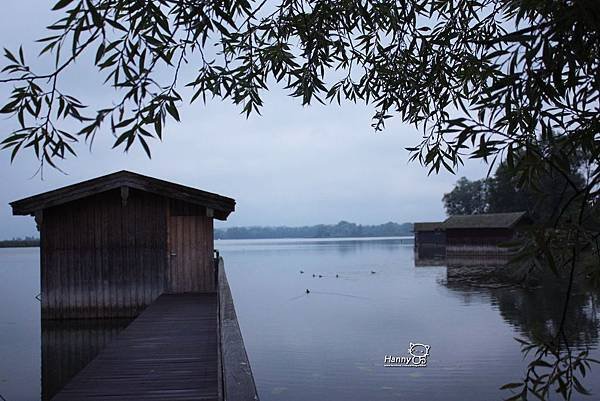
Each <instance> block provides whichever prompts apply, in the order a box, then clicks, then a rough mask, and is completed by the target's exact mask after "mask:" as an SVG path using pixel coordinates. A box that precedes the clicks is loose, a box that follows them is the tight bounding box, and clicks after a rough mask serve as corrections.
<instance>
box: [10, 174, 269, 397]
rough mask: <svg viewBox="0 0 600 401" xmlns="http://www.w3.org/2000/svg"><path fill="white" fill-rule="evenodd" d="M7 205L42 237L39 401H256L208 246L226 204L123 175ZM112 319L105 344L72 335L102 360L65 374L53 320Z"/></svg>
mask: <svg viewBox="0 0 600 401" xmlns="http://www.w3.org/2000/svg"><path fill="white" fill-rule="evenodd" d="M11 206H12V208H13V214H15V215H32V216H34V217H35V220H36V222H37V225H38V229H39V231H40V240H41V247H40V248H41V249H40V252H41V255H40V256H41V258H40V260H41V270H40V272H41V290H42V293H41V301H42V319H44V320H45V321H46V322H55V323H52V324H53V326H52V331H51V332H46V333H47V334H46V336H43V337H42V371H43V372H44V375H43V378H42V387H43V398H44V400H50V399H51V400H53V401H68V400H72V401H75V400H77V401H80V400H85V399H90V400H91V399H93V400H109V399H110V400H113V401H114V400H131V399H144V400H165V401H166V400H170V401H175V400H191V399H202V400H211V401H223V400H227V401H242V400H244V401H246V400H258V394H257V392H256V387H255V384H254V378H253V375H252V371H251V369H250V364H249V361H248V357H247V354H246V349H245V347H244V342H243V339H242V336H241V331H240V328H239V324H238V321H237V316H236V313H235V308H234V305H233V298H232V296H231V291H230V289H229V284H228V282H227V277H226V275H225V270H224V266H223V259H222V258H220V257H219V256H218V253H217V255H216V257H215V256H214V248H213V219H215V218H216V219H220V220H225V219H226V218H227V217H228V216H229V214H230V213H231V212H232V211H233V210H234V208H235V201H234V200H233V199H231V198H228V197H224V196H221V195H217V194H213V193H210V192H205V191H201V190H198V189H195V188H191V187H186V186H183V185H179V184H175V183H172V182H167V181H163V180H159V179H155V178H152V177H147V176H143V175H140V174H135V173H132V172H128V171H121V172H117V173H114V174H110V175H106V176H103V177H99V178H95V179H92V180H89V181H84V182H81V183H78V184H74V185H71V186H67V187H64V188H60V189H57V190H54V191H50V192H46V193H42V194H40V195H36V196H32V197H29V198H25V199H22V200H19V201H16V202H12V203H11ZM121 317H127V318H134V317H135V320H133V321H132V322H131V323H129V324H128V325H127V326H126V327H125V328H124V329H122V331H120V329H119V331H120V332H119V334H112V335H111V338H110V341H107V340H106V339H105V338H102V339H96V338H95V336H94V335H90V334H89V333H90V330H88V329H86V330H83V331H82V330H75V331H71V332H70V333H72V335H74V336H75V338H76V339H77V340H76V341H78V340H80V339H81V340H82V344H84V343H86V341H87V343H90V344H92V345H94V347H95V351H94V353H96V352H99V353H98V354H97V355H95V356H93V355H91V354H90V355H87V354H86V355H85V358H84V361H83V362H84V364H87V365H85V367H84V368H83V369H81V367H82V366H75V365H73V363H72V361H73V360H74V359H77V357H78V355H69V354H71V353H72V352H71V351H72V350H71V349H66V350H65V349H64V345H65V344H64V343H65V339H64V338H63V336H62V335H61V334H60V333H61V332H62V331H61V330H60V325H61V322H63V323H62V324H65V325H66V324H68V323H70V322H73V321H75V320H76V319H81V320H80V321H83V320H85V319H87V320H89V319H106V318H121ZM57 325H58V326H57ZM119 325H120V324H117V325H116V326H119ZM79 327H81V325H80V326H79ZM83 327H86V325H85V324H84V325H83ZM92 327H93V325H92ZM52 333H55V334H52ZM82 333H83V334H82ZM67 342H68V341H67ZM67 348H73V347H71V346H69V347H67ZM86 348H87V346H86ZM75 349H76V350H77V349H78V348H77V346H76V347H75ZM57 350H59V351H57ZM61 350H62V351H61ZM63 351H64V352H63ZM88 351H89V350H86V352H87V353H88V354H89V352H88ZM57 358H59V359H58V360H57ZM91 358H93V359H92V360H91V362H90V359H91ZM87 362H89V363H87ZM45 367H46V368H45ZM48 369H60V370H61V371H60V372H55V371H52V372H50V371H49V370H48ZM57 377H58V380H59V381H60V383H59V384H57ZM65 383H66V384H65Z"/></svg>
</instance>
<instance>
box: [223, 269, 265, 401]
mask: <svg viewBox="0 0 600 401" xmlns="http://www.w3.org/2000/svg"><path fill="white" fill-rule="evenodd" d="M218 269H219V274H218V275H219V325H220V326H219V331H220V349H221V366H222V367H221V369H222V381H223V384H222V385H223V399H224V401H251V400H258V393H257V392H256V385H255V383H254V376H253V375H252V368H251V367H250V362H249V361H248V355H247V354H246V347H245V346H244V340H243V338H242V333H241V331H240V326H239V324H238V320H237V315H236V313H235V307H234V305H233V298H232V297H231V290H230V288H229V283H228V282H227V276H226V275H225V269H224V268H223V260H222V259H219V266H218Z"/></svg>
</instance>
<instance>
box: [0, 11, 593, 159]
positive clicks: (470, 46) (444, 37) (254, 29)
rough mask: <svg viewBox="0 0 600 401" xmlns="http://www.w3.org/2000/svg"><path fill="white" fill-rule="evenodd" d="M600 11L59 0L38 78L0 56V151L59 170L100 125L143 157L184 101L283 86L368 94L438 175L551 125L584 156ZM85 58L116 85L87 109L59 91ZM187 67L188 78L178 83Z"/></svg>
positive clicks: (19, 54)
mask: <svg viewBox="0 0 600 401" xmlns="http://www.w3.org/2000/svg"><path fill="white" fill-rule="evenodd" d="M599 9H600V6H599V5H598V3H597V2H594V1H580V2H562V1H560V2H558V1H553V2H548V1H545V0H539V1H528V2H521V1H513V0H493V1H492V0H487V1H486V0H482V1H474V0H452V1H433V0H431V1H426V0H405V1H389V0H382V1H377V2H372V1H350V0H349V1H339V2H331V1H303V0H280V1H279V2H268V3H267V2H266V1H262V2H255V1H249V0H228V1H203V2H199V1H180V0H156V1H149V2H141V1H136V0H60V1H58V2H57V3H56V4H55V6H54V10H55V11H56V12H57V13H59V15H60V18H59V19H58V20H57V21H56V22H55V23H54V24H52V25H50V26H49V27H48V32H49V34H48V36H47V37H44V38H42V39H40V40H39V44H40V46H41V52H40V54H41V56H42V57H45V56H47V57H48V58H51V59H52V61H53V63H54V68H53V69H51V70H50V71H46V72H36V71H34V69H33V68H31V67H29V65H28V63H27V59H28V58H29V57H28V58H27V59H26V57H25V55H24V52H23V49H22V48H20V49H18V50H9V49H6V50H5V59H6V61H7V65H6V66H5V67H4V70H3V72H4V74H3V75H4V76H3V77H2V78H1V79H0V82H3V83H8V84H11V85H13V89H12V93H11V96H10V98H9V99H8V100H7V101H6V103H5V105H4V107H2V109H1V112H2V113H5V114H11V115H15V116H16V118H17V120H18V124H19V126H18V128H17V129H16V130H14V131H13V132H12V133H10V134H8V135H7V136H6V138H4V140H3V142H2V146H4V147H5V148H7V149H10V150H11V151H12V156H13V158H14V157H15V156H16V154H17V153H18V152H19V151H20V150H22V149H24V148H28V147H29V148H33V150H34V151H35V154H36V155H37V157H38V158H40V160H41V161H42V162H47V163H49V164H51V165H54V161H53V160H55V159H56V158H63V157H65V156H66V155H67V154H68V153H72V154H74V153H75V149H74V148H73V143H74V142H77V141H78V140H81V139H85V140H86V141H88V142H89V143H91V142H92V141H93V139H94V137H95V135H96V134H97V133H98V132H99V131H100V130H101V128H102V127H103V126H105V125H107V126H110V128H111V130H112V132H113V133H114V134H115V136H116V140H115V143H114V145H115V147H116V146H123V147H124V148H125V149H129V148H130V147H131V146H132V145H133V144H134V143H135V142H138V143H139V144H140V145H141V146H142V147H143V148H144V150H145V151H146V152H147V153H148V154H150V147H149V139H151V138H158V139H161V137H162V134H163V126H164V124H165V121H166V120H167V119H173V120H176V121H178V120H179V113H178V108H179V106H180V105H181V103H182V102H183V101H188V100H190V101H192V102H193V101H195V100H197V99H202V100H203V101H206V100H207V98H212V97H217V98H221V99H229V100H231V101H232V102H233V103H235V104H237V105H239V106H240V107H241V110H242V112H243V113H245V114H250V113H253V112H260V108H261V106H262V104H263V102H262V95H263V93H264V92H265V91H266V90H268V88H269V87H271V86H272V85H277V84H278V83H279V84H281V85H282V86H283V87H284V88H285V89H286V90H287V91H288V93H289V94H290V95H291V96H293V97H298V98H301V102H302V104H304V105H308V104H311V103H313V102H315V101H316V102H342V101H351V102H365V103H366V104H368V105H371V106H372V107H374V108H375V114H374V117H373V126H374V128H375V129H378V130H379V129H383V127H384V124H385V121H386V120H387V119H388V118H390V117H392V116H394V115H397V116H399V117H400V118H401V119H402V120H403V121H405V122H408V123H411V124H414V125H415V126H417V127H419V128H420V129H422V131H423V134H424V135H423V139H422V141H421V142H420V143H418V144H417V146H415V147H413V148H410V151H412V152H413V158H415V159H419V160H420V161H422V162H423V163H425V164H427V165H428V166H430V168H431V170H432V171H438V170H439V169H440V168H446V169H449V170H451V169H454V168H455V167H456V166H457V165H458V164H460V163H461V158H462V157H464V156H465V155H468V156H470V157H476V158H484V159H486V160H487V159H494V158H496V157H498V156H504V157H505V158H507V160H508V161H510V159H511V154H512V153H514V152H517V151H520V150H522V149H524V148H527V147H528V145H529V144H530V143H532V142H535V140H536V137H538V136H539V135H549V133H551V132H558V133H559V135H562V136H565V137H568V138H569V139H570V141H571V142H572V144H573V146H575V147H581V148H583V149H584V150H586V153H585V154H586V157H588V158H591V159H594V158H597V157H598V148H597V146H596V145H597V138H596V137H595V134H596V133H597V130H598V102H599V99H598V89H599V88H600V74H599V73H598V64H599V54H600V48H599V47H600V45H599V43H600V40H599V36H598V35H599V29H598V24H599V23H600V22H599V21H600V18H599V13H600V11H599ZM84 57H85V58H84ZM82 58H83V59H84V60H90V61H91V60H93V63H94V65H95V68H96V69H97V70H98V71H99V73H100V74H101V75H102V77H103V78H104V79H105V85H106V86H107V87H110V88H112V93H113V95H112V97H113V99H114V101H113V102H111V104H110V106H107V107H104V108H100V109H98V110H95V111H92V110H88V109H86V108H85V106H84V104H86V103H87V102H90V99H85V95H81V94H68V93H65V92H64V90H63V89H62V86H61V83H62V80H61V78H62V76H63V75H67V74H69V73H70V67H71V66H72V65H73V63H74V62H75V61H76V60H78V59H82ZM184 67H188V68H187V69H188V70H190V71H193V75H194V77H193V78H192V79H189V80H188V81H189V82H179V81H180V75H181V74H180V70H182V69H183V68H184ZM186 76H187V74H186ZM79 96H83V97H81V98H80V97H79ZM65 120H72V121H74V122H76V123H77V124H79V129H78V130H75V131H73V130H72V129H71V130H67V129H65V128H64V127H65V125H67V123H68V121H65ZM72 126H73V125H72V124H71V125H69V127H72ZM61 127H63V128H61Z"/></svg>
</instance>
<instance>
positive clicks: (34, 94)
mask: <svg viewBox="0 0 600 401" xmlns="http://www.w3.org/2000/svg"><path fill="white" fill-rule="evenodd" d="M53 9H54V11H55V13H56V14H57V15H58V20H57V21H56V22H55V23H54V24H52V25H50V26H48V27H47V32H48V33H47V36H46V37H43V38H41V39H40V40H39V41H38V42H39V43H38V44H39V46H40V51H39V55H38V54H36V55H35V56H33V55H32V54H30V53H29V52H27V53H26V52H25V51H24V50H23V48H19V49H5V51H4V59H5V66H4V67H3V69H2V73H1V74H0V84H4V85H5V86H6V87H7V91H8V93H9V94H8V98H6V99H4V100H3V106H1V108H0V113H2V114H5V115H9V116H12V117H13V119H12V121H14V127H16V128H15V129H14V130H13V131H12V132H8V133H4V134H3V137H2V138H0V139H1V140H2V141H1V142H0V147H2V148H4V149H6V150H8V151H10V152H11V158H12V159H14V158H15V157H16V156H17V155H18V154H19V153H20V152H23V151H25V150H28V151H33V152H34V153H35V155H36V156H37V158H38V159H39V160H40V163H41V165H42V166H44V165H45V164H49V165H51V166H54V167H57V164H56V162H57V160H58V159H62V158H65V157H67V156H68V155H69V154H71V155H75V153H76V146H75V145H76V143H78V142H85V143H87V144H88V145H89V146H91V145H92V143H93V141H94V138H95V137H96V136H97V135H99V134H100V133H101V132H103V131H106V130H107V128H110V130H111V132H112V133H113V135H114V137H115V142H114V147H121V148H123V149H125V150H128V149H130V148H131V147H132V146H133V145H134V144H139V145H140V146H141V147H142V148H143V149H144V151H145V152H146V153H147V154H148V156H150V144H151V142H150V141H151V140H153V139H154V140H156V139H158V140H160V139H162V136H163V132H164V127H165V124H166V122H167V121H168V120H175V121H179V120H180V115H179V110H180V108H181V106H182V104H183V102H188V101H189V102H200V101H202V102H206V101H208V100H210V99H211V98H217V99H222V100H227V101H231V102H233V103H234V104H236V105H238V106H239V108H240V109H241V112H242V113H244V114H246V115H250V114H252V113H260V110H261V107H262V106H263V95H264V93H265V92H266V91H267V90H269V89H270V88H273V87H276V86H279V87H283V88H284V89H285V90H286V91H287V93H288V94H289V95H290V96H292V97H295V98H299V99H300V102H301V104H302V105H309V104H313V103H315V102H317V103H342V102H361V103H365V104H366V105H367V106H368V107H372V108H373V109H374V115H373V123H372V125H373V128H374V129H375V130H382V129H384V128H385V123H386V121H387V120H388V119H389V118H392V117H394V116H395V117H397V118H399V119H401V120H402V121H403V122H405V123H409V124H411V125H413V126H415V127H416V128H417V129H418V132H421V133H422V136H421V137H420V138H419V139H417V140H416V141H415V142H416V143H415V146H414V147H410V148H408V150H409V152H410V153H411V156H410V157H411V160H417V161H419V162H421V163H422V164H424V165H426V166H428V167H429V171H430V173H431V172H438V171H440V170H441V169H447V170H450V171H454V170H455V169H456V168H457V167H459V166H460V165H461V164H462V162H463V159H464V158H476V159H482V160H484V161H486V162H488V163H489V164H490V173H491V171H492V167H493V166H494V165H495V164H496V165H498V164H500V165H502V166H503V170H499V171H500V172H501V173H502V174H508V175H510V177H509V178H510V179H506V180H502V182H504V183H505V184H506V185H508V186H511V185H513V183H514V185H515V186H517V187H524V188H527V191H525V192H521V194H526V196H527V197H529V196H530V194H531V193H532V192H531V191H534V192H537V193H538V198H539V199H538V200H539V201H540V202H544V196H545V195H544V192H548V191H547V189H548V185H550V186H553V185H554V183H559V184H560V186H561V188H559V190H558V191H550V192H551V193H552V196H553V197H555V198H556V199H555V198H552V199H553V201H552V203H551V204H552V205H557V206H556V207H552V208H551V209H552V210H547V213H545V215H547V216H549V217H548V218H547V219H546V220H545V221H541V222H540V227H538V228H539V231H536V232H538V233H539V235H537V236H534V237H533V238H532V241H533V242H534V243H535V246H534V247H533V248H532V252H531V254H532V255H533V256H534V260H535V261H538V262H539V261H540V260H541V261H543V264H544V265H545V266H546V265H547V266H550V267H551V270H553V271H558V270H559V269H558V268H557V263H558V262H560V263H561V266H562V267H564V269H563V270H564V271H566V273H567V276H568V287H567V291H566V295H565V309H564V312H563V318H562V322H561V325H560V329H559V330H558V331H557V333H556V336H557V339H559V340H560V339H561V338H562V340H560V341H558V342H556V344H557V345H556V346H555V347H553V348H551V349H552V352H551V354H552V355H554V356H555V360H556V361H558V362H557V364H558V365H561V364H562V363H563V361H565V359H564V358H563V356H564V355H565V352H566V355H567V359H566V360H568V361H572V360H573V359H572V356H573V355H574V354H573V353H572V352H571V350H570V349H569V346H568V342H567V338H566V337H567V336H566V335H565V334H564V330H563V327H564V322H565V318H566V311H567V306H568V303H569V297H570V294H571V290H572V284H573V278H574V276H575V271H576V270H577V269H580V266H585V267H586V269H587V268H588V267H589V268H590V269H595V270H596V273H597V271H598V270H599V269H598V267H599V266H600V263H599V262H598V261H599V260H600V243H599V237H600V231H599V230H598V227H600V213H599V207H600V206H599V205H600V192H599V191H600V164H599V163H598V162H599V160H600V135H599V133H600V120H599V118H600V68H599V67H600V2H599V1H597V0H577V1H574V0H528V1H523V0H377V1H367V0H340V1H328V0H312V1H311V0H273V1H269V2H267V1H266V0H258V1H254V0H224V1H216V0H205V1H199V0H153V1H140V0H59V1H58V2H56V4H55V6H54V8H53ZM32 60H34V61H35V64H36V65H38V64H42V65H49V66H50V67H49V70H46V71H38V70H37V68H33V67H32V66H31V65H30V64H29V63H30V62H31V61H32ZM44 61H45V62H44ZM76 61H78V62H79V64H80V65H82V64H83V65H88V66H89V67H90V68H89V71H90V72H91V71H93V72H94V73H95V72H96V71H97V76H99V77H101V81H102V80H104V86H103V88H105V89H106V90H107V91H109V93H110V96H109V97H110V99H111V100H110V102H109V104H107V105H105V106H99V107H97V106H94V107H93V108H92V107H88V105H89V104H94V103H95V102H97V101H98V100H97V99H92V98H91V96H89V95H88V96H87V97H86V94H85V93H83V94H82V93H69V91H68V90H67V89H65V88H68V86H67V85H66V83H65V82H68V81H69V80H68V79H63V78H64V77H65V76H72V74H74V73H75V71H74V70H73V68H72V67H73V66H74V64H75V62H76ZM91 64H93V65H91ZM70 74H71V75H70ZM184 77H185V78H184ZM78 78H79V79H83V78H84V77H78ZM4 93H5V92H4ZM99 98H102V97H99ZM197 107H199V108H201V107H202V106H201V105H198V106H197ZM74 127H76V128H74ZM573 161H576V163H574V162H573ZM57 168H58V167H57ZM574 169H575V170H574ZM573 177H581V179H579V178H578V179H574V178H573ZM497 178H498V177H497ZM498 182H500V181H498ZM548 183H549V184H548ZM482 188H483V187H482ZM498 188H500V187H498ZM552 189H554V188H552ZM479 192H481V191H479ZM500 192H505V191H504V190H501V191H500ZM527 199H529V198H527ZM484 203H485V202H484ZM546 203H548V202H546ZM527 204H530V205H531V203H527ZM484 206H485V207H488V206H489V205H487V204H486V205H484ZM485 207H484V209H482V210H485ZM555 244H561V246H558V247H554V245H555ZM557 261H558V262H557ZM587 261H591V262H590V263H588V262H587ZM536 263H537V262H536ZM597 276H598V275H597ZM561 347H562V348H561ZM540 349H541V348H540ZM549 349H550V348H549ZM548 355H550V354H548V353H547V352H546V353H544V352H542V356H543V357H546V356H548ZM584 356H585V355H584ZM584 356H582V359H585V358H584ZM561 366H562V365H561ZM570 366H573V365H572V364H571V365H570ZM579 366H582V365H579ZM530 368H532V369H530V371H529V372H528V376H527V377H526V378H525V379H524V381H522V382H521V383H520V384H519V386H515V387H510V386H509V387H507V389H513V390H514V389H516V388H517V387H519V391H520V393H518V394H516V395H515V397H520V398H522V399H525V398H526V396H527V394H528V393H531V394H533V395H535V396H539V397H542V398H543V397H544V396H545V394H546V393H547V391H546V390H547V389H548V388H549V386H545V387H544V386H541V387H540V385H539V383H538V382H539V380H541V379H540V378H539V377H537V376H536V375H535V372H536V369H533V368H535V366H530ZM557 372H558V373H557V374H556V375H554V376H551V377H552V380H550V381H549V383H551V384H556V383H558V389H559V390H560V391H559V392H560V393H561V394H563V396H564V397H565V398H569V397H570V394H571V390H570V389H575V390H576V391H578V389H579V386H578V385H579V383H578V382H577V381H576V378H575V376H574V375H572V374H571V371H569V370H565V369H562V368H561V369H558V371H557ZM530 374H532V375H533V376H530ZM544 380H546V379H544ZM565 383H566V386H567V387H565V386H564V385H563V384H565ZM540 388H541V390H540ZM565 388H567V389H569V391H566V392H564V391H562V390H564V389H565ZM561 389H562V390H561ZM540 394H541V395H540Z"/></svg>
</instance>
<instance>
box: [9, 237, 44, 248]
mask: <svg viewBox="0 0 600 401" xmlns="http://www.w3.org/2000/svg"><path fill="white" fill-rule="evenodd" d="M36 246H40V239H39V238H35V237H25V238H13V239H9V240H2V241H0V248H27V247H36Z"/></svg>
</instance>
